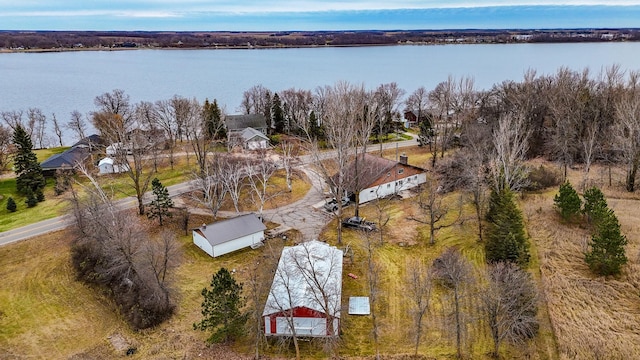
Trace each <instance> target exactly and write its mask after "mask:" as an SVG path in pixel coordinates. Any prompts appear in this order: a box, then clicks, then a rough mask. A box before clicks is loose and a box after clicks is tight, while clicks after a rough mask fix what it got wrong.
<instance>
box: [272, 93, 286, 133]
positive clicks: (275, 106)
mask: <svg viewBox="0 0 640 360" xmlns="http://www.w3.org/2000/svg"><path fill="white" fill-rule="evenodd" d="M271 121H272V124H273V125H272V126H273V128H274V129H275V132H276V133H279V134H282V133H284V132H285V127H286V124H285V121H284V111H283V110H282V102H281V101H280V96H278V94H277V93H276V94H274V95H273V100H272V102H271Z"/></svg>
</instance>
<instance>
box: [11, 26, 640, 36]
mask: <svg viewBox="0 0 640 360" xmlns="http://www.w3.org/2000/svg"><path fill="white" fill-rule="evenodd" d="M558 30H565V31H567V30H569V31H571V30H590V31H598V30H618V31H620V30H640V26H621V27H616V26H611V27H609V26H604V27H548V28H526V27H523V28H511V27H508V28H479V27H478V28H472V27H470V28H441V29H436V28H431V29H429V28H424V29H342V30H296V29H291V30H49V29H0V32H5V33H6V32H16V33H38V32H50V33H55V32H57V33H255V34H263V33H292V32H299V33H332V32H333V33H340V32H360V33H363V32H397V31H403V32H421V31H434V32H441V31H558Z"/></svg>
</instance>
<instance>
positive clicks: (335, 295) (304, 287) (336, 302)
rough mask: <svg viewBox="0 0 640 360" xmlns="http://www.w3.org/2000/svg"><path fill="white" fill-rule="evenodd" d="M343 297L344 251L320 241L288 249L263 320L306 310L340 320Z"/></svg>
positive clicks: (266, 305) (281, 262) (281, 261)
mask: <svg viewBox="0 0 640 360" xmlns="http://www.w3.org/2000/svg"><path fill="white" fill-rule="evenodd" d="M314 276H315V279H316V281H314ZM318 284H321V285H318ZM323 292H324V294H325V295H328V309H326V310H325V306H324V302H323V300H322V299H323V297H322V293H323ZM341 296H342V250H339V249H337V248H336V247H334V246H331V245H328V244H325V243H323V242H320V241H317V240H313V241H308V242H304V243H302V244H299V245H296V246H288V247H285V248H284V249H282V255H281V256H280V261H279V262H278V269H277V270H276V272H275V274H274V278H273V284H272V285H271V290H270V291H269V297H268V298H267V302H266V304H265V307H264V311H263V313H262V316H266V315H271V314H276V313H281V312H283V311H287V310H290V309H294V308H299V307H304V308H308V309H311V310H315V311H318V312H320V313H327V310H328V312H329V315H331V316H334V317H338V318H339V317H340V306H341V301H340V298H341Z"/></svg>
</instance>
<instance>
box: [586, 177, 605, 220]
mask: <svg viewBox="0 0 640 360" xmlns="http://www.w3.org/2000/svg"><path fill="white" fill-rule="evenodd" d="M608 209H609V208H608V205H607V200H606V199H605V198H604V194H603V193H602V191H600V189H598V188H597V187H595V186H594V187H592V188H590V189H587V190H586V191H585V192H584V207H583V208H582V213H583V214H584V215H586V217H587V221H588V222H589V223H590V224H593V225H594V226H598V223H599V222H600V220H602V219H604V218H606V217H607V212H608Z"/></svg>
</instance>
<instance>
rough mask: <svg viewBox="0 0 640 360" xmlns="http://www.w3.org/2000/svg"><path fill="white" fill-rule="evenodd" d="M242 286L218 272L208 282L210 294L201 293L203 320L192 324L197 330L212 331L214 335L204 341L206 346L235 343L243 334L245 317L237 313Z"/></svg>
mask: <svg viewBox="0 0 640 360" xmlns="http://www.w3.org/2000/svg"><path fill="white" fill-rule="evenodd" d="M241 292H242V284H238V283H236V281H235V279H234V278H233V276H232V275H231V273H229V271H228V270H227V269H225V268H221V269H220V270H219V271H218V272H217V273H216V274H215V275H213V277H212V279H211V290H209V289H207V288H204V289H202V296H203V297H204V300H203V302H202V316H203V317H204V319H202V321H201V322H199V323H196V324H193V328H194V329H196V330H202V331H206V330H211V331H212V332H213V333H212V334H211V336H210V337H209V339H207V342H209V343H218V342H223V341H224V342H226V341H230V340H234V339H235V338H236V337H238V336H239V335H241V334H242V333H243V332H244V325H245V323H246V322H247V314H243V313H242V312H241V311H240V309H241V308H242V307H243V306H244V299H243V298H242V296H241V294H240V293H241Z"/></svg>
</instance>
